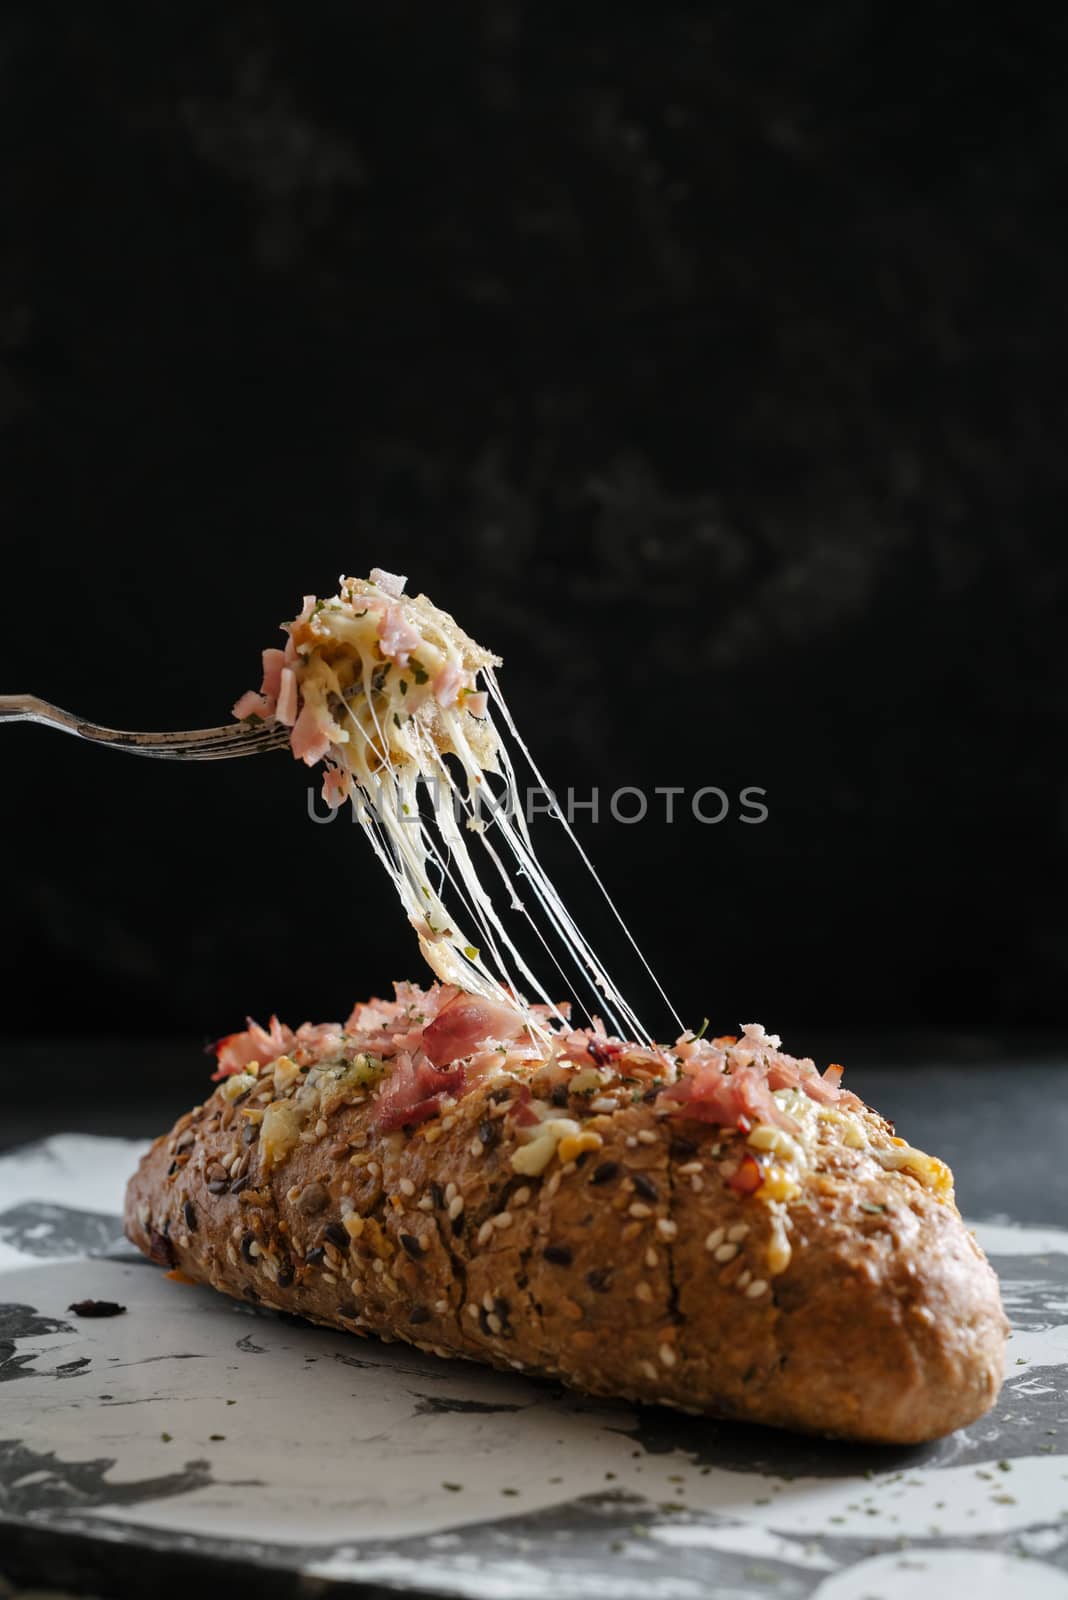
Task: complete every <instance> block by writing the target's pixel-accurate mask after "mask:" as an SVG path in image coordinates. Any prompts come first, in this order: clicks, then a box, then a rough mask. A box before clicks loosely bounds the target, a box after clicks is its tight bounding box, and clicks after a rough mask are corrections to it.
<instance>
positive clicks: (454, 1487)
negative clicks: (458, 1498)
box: [441, 1483, 463, 1494]
mask: <svg viewBox="0 0 1068 1600" xmlns="http://www.w3.org/2000/svg"><path fill="white" fill-rule="evenodd" d="M441 1487H442V1488H443V1489H448V1491H449V1493H450V1494H459V1493H460V1491H461V1489H462V1488H463V1484H462V1483H443V1484H442V1486H441Z"/></svg>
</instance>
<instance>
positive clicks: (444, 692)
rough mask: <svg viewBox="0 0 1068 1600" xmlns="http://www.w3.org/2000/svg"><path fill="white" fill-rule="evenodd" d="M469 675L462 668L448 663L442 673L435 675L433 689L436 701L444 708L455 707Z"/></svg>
mask: <svg viewBox="0 0 1068 1600" xmlns="http://www.w3.org/2000/svg"><path fill="white" fill-rule="evenodd" d="M467 678H468V674H467V673H466V672H464V670H463V668H462V667H457V666H454V665H453V663H452V662H451V661H447V662H446V663H445V665H444V666H443V667H442V669H441V671H440V672H437V673H435V675H434V681H433V683H432V684H431V688H432V689H433V691H434V699H435V700H436V701H437V703H438V705H439V706H441V707H442V708H447V707H449V706H454V705H455V704H456V701H457V699H458V698H459V694H460V690H461V689H462V688H463V687H464V685H465V684H466V683H467Z"/></svg>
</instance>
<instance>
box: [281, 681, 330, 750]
mask: <svg viewBox="0 0 1068 1600" xmlns="http://www.w3.org/2000/svg"><path fill="white" fill-rule="evenodd" d="M283 676H284V674H283ZM290 744H291V746H292V749H293V755H294V757H295V758H296V759H297V760H298V761H303V762H304V765H305V766H306V767H314V765H315V763H316V762H317V761H321V760H322V759H323V757H324V756H325V755H326V753H327V751H328V750H329V749H330V744H331V740H330V735H329V733H328V732H326V730H325V729H324V727H323V723H322V720H321V719H320V717H319V715H318V713H317V711H316V708H315V706H313V705H310V704H308V702H307V701H305V703H304V705H303V706H302V707H301V709H300V714H299V715H298V717H297V720H296V722H294V724H293V735H292V738H291V739H290Z"/></svg>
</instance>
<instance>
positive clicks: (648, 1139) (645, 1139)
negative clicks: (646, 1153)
mask: <svg viewBox="0 0 1068 1600" xmlns="http://www.w3.org/2000/svg"><path fill="white" fill-rule="evenodd" d="M638 1143H639V1144H655V1143H656V1134H655V1133H654V1132H653V1130H652V1128H639V1130H638Z"/></svg>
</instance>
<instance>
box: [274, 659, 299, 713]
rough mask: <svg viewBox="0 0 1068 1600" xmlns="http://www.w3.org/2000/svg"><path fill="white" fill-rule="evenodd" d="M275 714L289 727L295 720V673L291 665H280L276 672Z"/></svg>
mask: <svg viewBox="0 0 1068 1600" xmlns="http://www.w3.org/2000/svg"><path fill="white" fill-rule="evenodd" d="M274 714H275V716H276V717H277V718H278V720H279V722H284V723H285V725H286V727H287V728H291V727H292V726H293V724H294V723H295V722H296V720H297V675H296V673H295V672H294V671H293V668H292V667H281V668H280V669H279V673H278V705H277V708H276V710H275V713H274Z"/></svg>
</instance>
